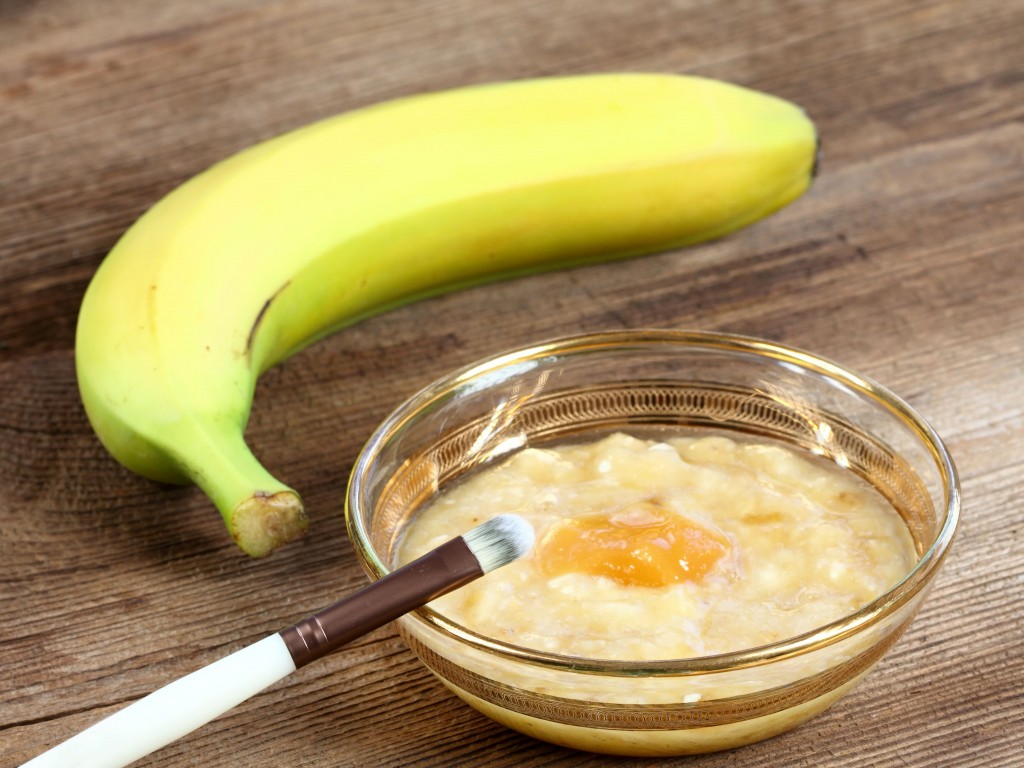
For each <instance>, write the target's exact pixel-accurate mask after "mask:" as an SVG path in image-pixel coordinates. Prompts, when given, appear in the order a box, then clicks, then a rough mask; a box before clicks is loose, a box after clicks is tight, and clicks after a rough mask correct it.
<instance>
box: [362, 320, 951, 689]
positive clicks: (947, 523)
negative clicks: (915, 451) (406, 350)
mask: <svg viewBox="0 0 1024 768" xmlns="http://www.w3.org/2000/svg"><path fill="white" fill-rule="evenodd" d="M658 346H662V347H680V346H684V347H687V348H697V349H701V348H703V349H715V350H718V351H722V352H727V353H728V352H731V353H744V354H747V355H751V354H752V355H755V356H760V357H765V358H768V359H771V360H774V361H776V362H782V363H787V364H790V365H796V366H798V367H799V368H800V369H802V370H804V371H807V372H811V373H816V374H818V375H820V376H825V377H827V378H829V379H831V380H833V381H834V382H837V383H839V384H841V385H843V386H846V387H849V388H851V389H853V390H855V391H856V392H858V393H860V394H862V395H866V396H868V397H870V398H872V399H873V400H875V401H876V402H877V403H879V404H881V405H883V406H885V408H886V409H887V410H889V411H890V412H891V413H892V414H893V415H895V416H896V417H897V418H899V419H900V420H902V422H903V423H904V425H905V426H908V427H910V428H911V430H912V431H913V432H914V433H916V436H917V438H918V439H919V440H920V441H921V443H922V445H924V446H925V447H926V448H927V449H928V452H929V454H930V455H931V457H932V459H933V461H935V464H936V468H937V469H938V471H939V475H940V477H941V480H942V484H943V490H944V492H945V502H946V508H945V511H944V518H943V519H942V525H941V527H940V528H939V531H938V533H937V535H936V537H935V540H934V541H933V542H932V543H931V544H930V545H929V546H928V547H927V548H926V549H925V550H924V551H923V552H922V553H921V554H920V555H919V556H918V558H917V561H916V562H915V564H914V566H913V568H911V569H910V571H909V572H908V573H907V574H906V576H905V577H904V578H903V579H901V580H900V581H899V582H897V583H896V584H894V585H893V586H892V587H891V588H890V589H888V590H887V591H886V592H884V593H883V594H882V595H880V596H879V597H877V598H876V599H875V600H873V601H871V602H870V603H868V604H867V605H865V606H863V607H862V608H860V609H858V610H856V611H854V612H853V613H850V614H847V615H846V616H844V617H842V618H840V619H837V620H835V621H832V622H829V623H827V624H824V625H822V626H820V627H818V628H815V629H813V630H810V631H808V632H805V633H803V634H800V635H796V636H794V637H790V638H785V639H783V640H779V641H776V642H773V643H769V644H766V645H761V646H756V647H752V648H745V649H742V650H738V651H730V652H727V653H720V654H711V655H707V656H696V657H683V658H675V659H658V660H646V661H623V660H615V659H601V658H590V657H584V656H573V655H569V654H560V653H551V652H547V651H541V650H536V649H532V648H527V647H524V646H519V645H515V644H513V643H508V642H504V641H501V640H495V639H493V638H489V637H487V636H486V635H483V634H480V633H478V632H475V631H473V630H471V629H468V628H467V627H464V626H462V625H460V624H458V623H457V622H455V621H453V620H451V619H448V618H447V617H446V616H444V615H443V614H441V613H438V612H437V611H434V610H433V609H431V608H429V607H424V608H420V609H418V610H416V611H414V612H413V613H411V614H407V615H408V616H413V617H415V618H416V619H417V620H419V621H420V622H423V623H425V624H427V625H429V626H430V627H432V628H433V629H435V630H437V631H439V632H441V633H442V634H444V635H448V636H449V637H452V638H455V639H457V640H458V641H460V642H463V643H465V644H467V645H468V646H470V647H473V648H476V649H477V650H480V651H483V652H485V653H487V654H496V655H498V656H502V657H505V658H508V659H513V660H516V661H519V662H525V663H528V664H533V665H538V666H544V667H553V668H558V669H563V670H566V671H571V672H575V673H583V674H604V675H612V676H620V677H634V676H685V675H696V674H705V673H711V672H722V671H727V670H729V671H731V670H736V669H742V668H748V667H754V666H759V665H764V664H768V663H772V662H775V661H782V660H785V659H788V658H792V657H795V656H800V655H803V654H806V653H809V652H812V651H814V650H817V649H819V648H822V647H824V646H827V645H832V644H834V643H837V642H840V641H842V640H844V639H846V638H848V637H851V636H853V635H855V634H857V633H859V632H862V631H864V630H865V629H867V628H869V627H871V626H874V625H876V624H878V623H880V622H882V621H883V620H885V619H886V618H887V617H889V616H892V615H893V614H894V613H895V612H896V611H897V610H898V609H899V608H900V607H901V606H903V605H905V604H906V603H908V602H909V601H910V600H912V599H913V598H914V597H915V596H916V595H918V594H919V593H921V592H922V590H924V589H925V588H926V587H928V586H929V585H930V583H931V581H932V579H933V577H934V575H935V573H936V572H937V571H938V569H939V567H940V566H941V565H942V562H943V561H944V560H945V557H946V555H947V554H948V552H949V549H950V546H951V544H952V542H953V539H954V538H955V535H956V531H957V527H958V523H959V518H960V508H961V493H960V482H959V477H958V474H957V470H956V466H955V464H954V462H953V459H952V456H951V455H950V453H949V451H948V449H947V447H946V445H945V444H944V442H943V441H942V439H941V438H940V436H939V435H938V433H937V432H936V431H935V429H934V428H933V427H932V426H931V424H929V422H928V421H927V420H926V419H924V417H922V416H921V415H920V414H919V413H918V412H917V411H916V410H915V409H914V408H913V407H911V406H910V405H909V404H908V403H907V402H906V401H904V400H903V399H902V398H900V397H899V396H897V395H896V394H895V393H893V392H892V391H890V390H889V389H888V388H887V387H884V386H882V385H881V384H879V383H878V382H876V381H874V380H873V379H871V378H869V377H866V376H863V375H861V374H859V373H856V372H855V371H853V370H852V369H850V368H847V367H846V366H844V365H841V364H839V363H837V362H835V361H833V360H830V359H828V358H826V357H822V356H820V355H816V354H813V353H810V352H807V351H805V350H802V349H799V348H797V347H793V346H789V345H786V344H782V343H779V342H775V341H768V340H765V339H760V338H756V337H753V336H745V335H741V334H732V333H722V332H712V331H695V330H671V329H632V330H615V331H600V332H596V333H585V334H577V335H571V336H562V337H556V338H552V339H549V340H546V341H542V342H539V343H536V344H532V345H528V346H522V347H518V348H515V349H511V350H509V351H506V352H502V353H499V354H497V355H494V356H491V357H488V358H485V359H483V360H479V361H477V362H474V363H470V364H468V365H465V366H463V367H461V368H458V369H456V370H454V371H452V372H450V373H448V374H446V375H444V376H442V377H440V378H438V379H436V380H435V381H433V382H432V383H430V384H428V385H427V386H425V387H423V388H422V389H420V390H419V391H418V392H416V393H414V394H413V395H412V396H410V397H409V398H407V399H406V400H405V401H404V402H403V403H402V404H401V405H399V406H398V407H397V408H396V409H395V410H394V411H392V412H391V414H390V415H389V416H388V417H387V418H386V419H385V420H384V421H383V422H382V423H381V424H380V425H379V426H378V427H377V429H376V430H375V431H374V432H373V434H372V435H371V436H370V438H369V439H368V440H367V442H366V444H365V445H364V447H363V449H362V450H361V451H360V454H359V456H358V458H357V460H356V462H355V464H354V465H353V468H352V471H351V473H350V475H349V480H348V487H347V491H346V497H345V522H346V530H347V533H348V537H349V540H350V541H351V542H352V544H353V547H354V548H355V551H356V554H357V557H358V559H359V560H360V563H361V564H362V566H363V569H364V570H365V571H366V572H367V574H368V575H369V576H370V578H371V579H374V580H376V579H379V578H382V577H383V576H385V575H387V574H388V573H389V572H390V571H389V568H388V567H387V565H386V564H385V563H383V562H382V561H381V560H380V558H379V557H378V556H377V553H376V551H375V550H374V548H373V546H372V545H371V544H370V536H369V531H368V530H367V529H366V527H365V526H364V525H363V523H362V520H361V515H359V514H356V510H357V509H358V508H359V505H360V501H359V492H360V490H361V487H362V484H363V483H362V481H363V479H364V478H366V477H368V472H369V470H370V469H371V468H372V465H373V462H374V460H375V457H376V456H377V455H378V453H379V452H380V449H381V448H382V446H384V445H385V444H386V443H387V442H388V440H389V439H390V437H391V436H392V435H394V434H395V433H396V432H398V431H400V430H401V428H402V427H403V425H404V424H406V423H407V422H409V421H410V420H411V419H413V418H414V417H415V416H416V414H418V413H419V412H421V411H422V410H424V409H425V408H429V407H430V406H431V405H432V404H434V403H436V402H438V401H439V400H441V399H444V398H446V397H448V396H450V393H451V392H452V391H453V390H455V389H457V388H458V387H462V386H466V385H468V384H470V383H472V382H474V381H483V382H486V383H490V381H493V380H494V377H495V376H497V375H498V374H500V373H501V372H502V371H506V372H509V373H508V374H507V375H506V376H505V377H503V378H507V377H508V376H511V375H512V374H513V373H514V372H516V371H518V370H521V369H522V367H523V366H528V367H533V366H534V365H535V364H536V361H538V360H541V359H543V358H548V357H551V356H552V355H554V354H567V353H573V354H576V353H582V352H595V351H599V350H601V349H603V348H609V349H610V348H619V349H621V348H627V347H648V348H653V347H658Z"/></svg>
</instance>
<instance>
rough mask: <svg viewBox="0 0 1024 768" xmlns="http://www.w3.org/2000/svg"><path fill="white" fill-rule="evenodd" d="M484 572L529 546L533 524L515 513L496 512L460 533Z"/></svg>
mask: <svg viewBox="0 0 1024 768" xmlns="http://www.w3.org/2000/svg"><path fill="white" fill-rule="evenodd" d="M462 539H463V541H465V542H466V546H467V547H469V550H470V551H471V552H472V553H473V554H474V555H475V556H476V559H477V560H478V561H479V562H480V568H481V569H482V570H483V572H484V573H490V572H491V571H493V570H494V569H495V568H501V566H503V565H508V564H509V563H511V562H512V561H513V560H518V559H519V558H520V557H522V556H523V555H525V554H526V553H527V552H529V551H530V549H531V548H532V547H533V539H534V534H533V526H532V525H530V524H529V523H528V522H526V521H525V520H523V518H521V517H517V516H516V515H498V516H497V517H492V518H491V519H490V520H488V521H487V522H486V523H482V524H481V525H478V526H477V527H476V528H474V529H473V530H471V531H469V532H468V533H466V534H464V535H463V537H462Z"/></svg>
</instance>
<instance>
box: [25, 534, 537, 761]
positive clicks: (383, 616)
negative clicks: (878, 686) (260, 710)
mask: <svg viewBox="0 0 1024 768" xmlns="http://www.w3.org/2000/svg"><path fill="white" fill-rule="evenodd" d="M533 538H534V534H533V528H532V527H531V526H530V524H529V523H527V522H526V521H525V520H523V519H522V518H520V517H517V516H515V515H498V516H497V517H493V518H491V519H490V520H488V521H487V522H485V523H483V524H482V525H479V526H477V527H476V528H474V529H473V530H471V531H469V532H467V533H465V534H463V535H462V536H458V537H456V538H454V539H452V540H451V541H449V542H447V543H445V544H442V545H441V546H440V547H438V548H437V549H434V550H431V551H430V552H428V553H427V554H425V555H424V556H423V557H421V558H419V559H418V560H414V561H413V562H411V563H409V564H407V565H404V566H402V567H401V568H399V569H397V570H395V571H392V572H391V573H389V574H388V575H387V576H385V577H383V578H382V579H380V580H378V581H375V582H373V583H372V584H370V585H368V586H366V587H364V588H363V589H361V590H359V591H357V592H355V593H353V594H352V595H349V596H348V597H345V598H343V599H341V600H339V601H338V602H336V603H334V604H332V605H330V606H328V607H327V608H324V609H323V610H321V611H318V612H317V613H315V614H313V615H312V616H309V617H307V618H305V619H303V620H302V621H300V622H298V623H297V624H294V625H292V626H290V627H288V628H287V629H284V630H281V631H280V632H277V633H275V634H273V635H270V636H269V637H265V638H264V639H262V640H260V641H257V642H255V643H253V644H252V645H249V646H246V647H245V648H242V649H241V650H238V651H235V652H234V653H232V654H230V655H228V656H225V657H224V658H223V659H220V660H218V661H215V662H213V663H212V664H210V665H208V666H206V667H203V668H201V669H198V670H196V671H195V672H192V673H191V674H189V675H186V676H185V677H182V678H180V679H178V680H175V681H174V682H172V683H169V684H168V685H166V686H164V687H163V688H159V689H157V690H156V691H154V692H153V693H151V694H149V695H147V696H145V697H144V698H141V699H139V700H138V701H136V702H134V703H132V704H130V705H128V706H127V707H125V708H124V709H122V710H119V711H118V712H115V713H114V714H113V715H111V716H110V717H107V718H106V719H104V720H100V721H99V722H98V723H96V724H94V725H92V726H90V727H89V728H87V729H85V730H84V731H82V732H81V733H79V734H77V735H75V736H72V737H71V738H70V739H68V740H67V741H65V742H62V743H60V744H58V745H57V746H55V747H53V748H52V749H51V750H49V751H48V752H44V753H43V754H41V755H39V756H38V757H35V758H33V759H32V760H29V761H28V762H27V763H25V764H24V765H23V766H22V768H119V766H124V765H128V764H129V763H131V762H133V761H135V760H138V759H139V758H141V757H144V756H145V755H148V754H150V753H151V752H153V751H155V750H157V749H159V748H160V747H163V746H166V745H167V744H170V743H171V742H172V741H175V740H176V739H179V738H181V737H182V736H184V735H185V734H187V733H190V732H191V731H194V730H195V729H196V728H199V727H200V726H202V725H205V724H206V723H208V722H210V721H211V720H213V719H214V718H215V717H217V716H219V715H222V714H224V713H225V712H227V711H228V710H229V709H231V708H232V707H235V706H237V705H238V704H241V703H242V702H243V701H245V700H246V699H248V698H250V697H251V696H254V695H256V694H257V693H259V692H260V691H261V690H263V689H264V688H266V687H267V686H269V685H271V684H272V683H275V682H277V681H278V680H281V679H282V678H284V677H286V676H288V675H289V674H291V673H292V672H294V671H295V670H296V669H298V668H299V667H303V666H305V665H306V664H309V663H310V662H312V661H315V660H316V659H319V658H321V657H322V656H325V655H327V654H328V653H330V652H331V651H334V650H336V649H337V648H340V647H341V646H343V645H345V644H346V643H348V642H350V641H352V640H354V639H356V638H357V637H360V636H362V635H364V634H366V633H367V632H370V631H371V630H374V629H376V628H378V627H380V626H383V625H384V624H386V623H388V622H389V621H393V620H394V619H397V618H398V617H399V616H402V615H403V614H406V613H408V612H409V611H412V610H415V609H416V608H419V607H421V606H423V605H425V604H426V603H428V602H430V601H431V600H433V599H435V598H437V597H440V596H441V595H445V594H447V593H449V592H451V591H452V590H455V589H458V588H459V587H461V586H464V585H465V584H468V583H469V582H471V581H473V580H475V579H478V578H480V577H481V576H483V575H484V574H485V573H489V572H490V571H493V570H495V569H496V568H500V567H501V566H503V565H507V564H508V563H511V562H512V561H513V560H516V559H518V558H520V557H522V556H523V555H524V554H526V553H527V552H528V551H529V550H530V548H531V547H532V546H533Z"/></svg>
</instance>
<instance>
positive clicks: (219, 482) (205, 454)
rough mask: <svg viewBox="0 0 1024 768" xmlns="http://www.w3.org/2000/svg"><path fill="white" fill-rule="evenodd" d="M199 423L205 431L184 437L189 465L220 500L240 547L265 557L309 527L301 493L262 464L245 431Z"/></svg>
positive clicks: (216, 500)
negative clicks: (214, 428)
mask: <svg viewBox="0 0 1024 768" xmlns="http://www.w3.org/2000/svg"><path fill="white" fill-rule="evenodd" d="M195 427H196V428H197V429H198V430H200V431H202V434H201V435H195V436H193V438H192V439H191V440H189V441H187V442H186V443H185V444H187V445H189V456H188V464H187V465H184V468H185V471H186V473H187V474H188V476H189V477H190V478H191V479H192V481H193V482H195V484H196V485H198V486H199V487H200V488H202V489H203V491H204V492H205V493H206V494H207V495H208V496H209V497H210V499H212V501H213V503H214V504H215V505H216V506H217V509H218V510H219V511H220V514H221V517H223V518H224V523H225V524H226V525H227V528H228V531H229V532H230V534H231V536H232V538H233V539H234V540H235V542H236V543H237V544H238V546H239V547H240V548H241V549H242V551H244V552H245V553H246V554H248V555H252V556H253V557H263V556H264V555H267V554H270V552H272V551H273V550H274V549H276V548H277V547H279V546H281V545H282V544H285V543H286V542H289V541H291V540H293V539H296V538H298V537H299V536H301V535H302V534H303V533H304V532H305V531H306V528H307V526H308V523H309V521H308V518H307V517H306V512H305V509H304V507H303V504H302V499H301V498H300V497H299V495H298V493H296V492H295V491H294V490H293V489H291V488H289V487H288V486H286V485H284V484H283V483H282V482H281V481H280V480H278V479H277V478H275V477H274V476H273V475H271V474H270V473H269V472H268V471H267V470H266V469H265V468H264V467H263V465H262V464H260V462H259V460H257V458H256V457H255V456H254V455H253V454H252V450H251V449H250V448H249V446H248V444H246V442H245V438H244V437H243V436H242V435H241V433H236V432H231V433H227V434H224V433H211V432H208V431H205V430H202V425H195ZM179 444H180V443H179Z"/></svg>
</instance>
